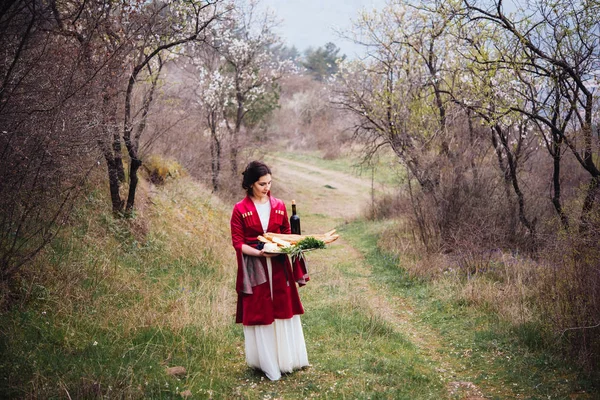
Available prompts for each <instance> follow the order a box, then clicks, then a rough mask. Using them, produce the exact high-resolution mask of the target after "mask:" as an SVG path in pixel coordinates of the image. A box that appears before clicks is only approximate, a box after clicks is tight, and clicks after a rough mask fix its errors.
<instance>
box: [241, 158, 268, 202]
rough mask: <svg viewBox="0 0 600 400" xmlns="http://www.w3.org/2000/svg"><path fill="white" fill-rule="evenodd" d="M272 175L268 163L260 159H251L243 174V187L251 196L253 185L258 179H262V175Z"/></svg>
mask: <svg viewBox="0 0 600 400" xmlns="http://www.w3.org/2000/svg"><path fill="white" fill-rule="evenodd" d="M267 174H269V175H271V170H270V169H269V167H267V164H265V163H263V162H260V161H251V162H250V163H249V164H248V166H246V169H245V170H244V172H242V175H244V178H243V179H242V188H244V190H245V191H246V193H247V194H248V195H249V196H251V195H252V185H254V183H255V182H256V181H258V180H259V179H260V177H261V176H265V175H267Z"/></svg>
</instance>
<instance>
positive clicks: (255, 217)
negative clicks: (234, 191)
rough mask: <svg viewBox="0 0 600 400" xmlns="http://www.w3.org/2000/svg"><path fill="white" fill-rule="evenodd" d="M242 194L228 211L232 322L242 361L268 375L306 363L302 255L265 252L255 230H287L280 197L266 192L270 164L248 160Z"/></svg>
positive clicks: (275, 376) (270, 376)
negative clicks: (233, 272)
mask: <svg viewBox="0 0 600 400" xmlns="http://www.w3.org/2000/svg"><path fill="white" fill-rule="evenodd" d="M243 175H244V178H243V179H242V187H243V188H244V189H245V190H246V194H247V195H246V197H245V198H244V199H243V200H242V201H240V202H239V203H237V204H236V205H235V207H234V208H233V213H232V215H231V238H232V242H233V247H234V248H235V252H236V255H237V263H238V274H237V282H236V290H237V292H238V303H237V313H236V322H237V323H242V324H243V326H244V338H245V349H246V362H247V363H248V365H249V366H251V367H253V368H259V369H261V370H262V371H263V372H264V373H265V374H266V376H267V377H268V378H269V379H271V380H277V379H279V378H281V373H282V372H292V371H293V370H294V369H297V368H301V367H304V366H307V365H309V364H308V356H307V354H306V345H305V343H304V334H303V333H302V325H301V324H300V314H304V308H303V307H302V303H301V302H300V297H299V296H298V288H297V287H296V283H298V284H299V285H300V286H302V285H304V284H305V283H306V281H307V280H308V275H307V274H306V268H305V265H304V262H303V261H302V260H296V261H295V262H294V265H293V267H292V265H291V264H290V260H289V258H288V256H287V255H285V254H269V253H265V251H264V250H263V249H262V244H261V243H259V241H258V240H257V236H259V235H262V234H263V233H265V232H273V233H291V232H290V224H289V220H288V216H287V211H286V209H285V204H284V203H283V201H281V200H279V199H276V198H275V197H273V196H271V170H270V169H269V167H268V166H267V165H265V164H263V163H262V162H260V161H252V162H251V163H249V164H248V166H247V167H246V170H245V171H244V172H243Z"/></svg>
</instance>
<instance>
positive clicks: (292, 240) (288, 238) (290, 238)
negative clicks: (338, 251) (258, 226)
mask: <svg viewBox="0 0 600 400" xmlns="http://www.w3.org/2000/svg"><path fill="white" fill-rule="evenodd" d="M263 236H264V238H265V239H267V240H269V241H272V242H276V241H275V239H278V240H283V241H285V242H287V243H289V244H292V245H293V244H296V243H298V242H299V241H301V240H302V239H305V238H307V237H313V238H315V239H318V240H321V241H323V242H325V243H331V242H333V241H335V240H336V239H337V238H339V237H340V235H336V234H335V229H334V230H331V231H329V232H327V233H325V234H313V235H294V234H285V233H272V232H267V233H265V234H264V235H263ZM259 240H261V239H260V238H259ZM261 241H262V240H261Z"/></svg>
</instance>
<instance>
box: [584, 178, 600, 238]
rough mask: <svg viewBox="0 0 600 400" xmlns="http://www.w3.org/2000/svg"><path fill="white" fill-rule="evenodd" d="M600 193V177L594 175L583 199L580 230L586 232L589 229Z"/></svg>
mask: <svg viewBox="0 0 600 400" xmlns="http://www.w3.org/2000/svg"><path fill="white" fill-rule="evenodd" d="M599 195H600V177H597V176H594V177H592V178H591V179H590V183H589V184H588V188H587V193H586V195H585V199H584V200H583V206H582V208H581V223H580V226H579V232H580V233H585V232H587V231H588V230H589V225H590V223H591V222H592V221H591V214H592V210H593V208H594V203H595V202H596V199H597V197H598V196H599Z"/></svg>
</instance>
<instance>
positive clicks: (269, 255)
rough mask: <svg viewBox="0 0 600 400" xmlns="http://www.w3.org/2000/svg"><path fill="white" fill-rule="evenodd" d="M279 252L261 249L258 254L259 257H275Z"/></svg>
mask: <svg viewBox="0 0 600 400" xmlns="http://www.w3.org/2000/svg"><path fill="white" fill-rule="evenodd" d="M278 255H279V254H277V253H267V252H265V251H264V250H260V254H259V255H258V257H267V258H273V257H277V256H278Z"/></svg>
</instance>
